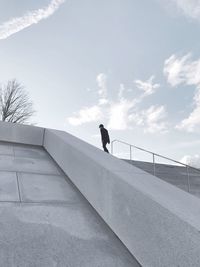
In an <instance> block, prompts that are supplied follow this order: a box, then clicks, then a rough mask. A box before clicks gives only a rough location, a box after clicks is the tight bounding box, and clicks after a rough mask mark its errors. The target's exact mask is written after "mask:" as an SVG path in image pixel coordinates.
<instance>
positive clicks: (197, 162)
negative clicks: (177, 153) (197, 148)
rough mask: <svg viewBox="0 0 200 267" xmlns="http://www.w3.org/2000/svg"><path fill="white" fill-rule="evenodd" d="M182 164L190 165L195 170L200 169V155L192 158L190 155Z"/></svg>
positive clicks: (183, 159)
mask: <svg viewBox="0 0 200 267" xmlns="http://www.w3.org/2000/svg"><path fill="white" fill-rule="evenodd" d="M180 162H182V163H184V164H187V165H190V166H192V167H195V168H200V156H199V155H197V154H196V155H194V156H190V155H185V156H184V157H183V158H182V159H181V160H180Z"/></svg>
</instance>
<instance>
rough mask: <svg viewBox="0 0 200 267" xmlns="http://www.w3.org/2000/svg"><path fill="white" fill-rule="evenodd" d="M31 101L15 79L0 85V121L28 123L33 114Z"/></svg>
mask: <svg viewBox="0 0 200 267" xmlns="http://www.w3.org/2000/svg"><path fill="white" fill-rule="evenodd" d="M34 113H35V111H34V110H33V103H32V101H31V100H30V98H29V96H28V93H27V92H26V91H25V89H24V87H23V86H22V85H21V84H20V83H19V82H17V81H16V80H15V79H13V80H10V81H8V82H7V84H6V85H3V86H0V116H1V120H2V121H7V122H13V123H29V119H30V118H31V117H32V116H33V114H34Z"/></svg>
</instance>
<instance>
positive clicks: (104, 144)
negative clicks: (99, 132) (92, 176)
mask: <svg viewBox="0 0 200 267" xmlns="http://www.w3.org/2000/svg"><path fill="white" fill-rule="evenodd" d="M107 143H108V142H104V141H103V142H102V145H103V150H104V151H105V152H107V153H109V151H108V149H107V147H106V145H107Z"/></svg>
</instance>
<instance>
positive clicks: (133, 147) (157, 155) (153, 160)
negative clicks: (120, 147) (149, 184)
mask: <svg viewBox="0 0 200 267" xmlns="http://www.w3.org/2000/svg"><path fill="white" fill-rule="evenodd" d="M116 142H118V143H121V144H124V145H127V146H129V155H130V160H133V149H137V150H140V151H143V152H146V153H148V154H151V155H152V162H153V174H154V175H156V164H157V163H156V160H155V157H159V158H162V159H165V160H168V161H170V162H174V163H177V164H179V165H182V166H184V167H185V168H186V170H187V187H188V192H190V172H189V169H193V170H195V171H197V172H199V173H200V169H197V168H195V167H192V166H189V165H187V164H184V163H182V162H180V161H177V160H174V159H170V158H168V157H165V156H162V155H159V154H157V153H154V152H152V151H149V150H146V149H144V148H141V147H138V146H135V145H132V144H129V143H126V142H124V141H121V140H117V139H115V140H113V141H112V142H111V153H112V155H113V152H114V143H116Z"/></svg>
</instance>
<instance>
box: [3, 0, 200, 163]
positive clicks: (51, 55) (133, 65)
mask: <svg viewBox="0 0 200 267" xmlns="http://www.w3.org/2000/svg"><path fill="white" fill-rule="evenodd" d="M199 36H200V0H150V1H147V0H101V1H96V0H85V1H78V0H74V1H67V0H40V1H39V0H34V1H31V0H30V1H27V0H20V1H16V0H6V1H5V0H0V58H1V60H0V70H1V79H0V82H1V83H4V82H6V81H7V80H8V79H12V78H16V79H17V80H18V81H20V82H22V83H23V84H24V86H25V87H26V89H27V90H28V92H29V93H30V96H31V98H32V100H33V102H34V106H35V109H36V111H37V114H36V116H35V117H34V119H33V120H34V122H36V123H37V125H38V126H44V127H49V128H56V129H62V130H65V131H67V132H69V133H72V134H74V135H76V136H78V137H80V138H81V139H83V140H85V141H87V142H89V143H91V144H93V145H95V146H98V147H100V146H101V142H100V136H99V129H98V125H99V124H100V123H103V124H104V125H105V127H107V128H108V129H109V132H110V136H111V139H112V140H113V139H120V140H124V141H126V142H129V143H132V144H135V145H137V146H141V147H144V148H146V149H149V150H152V151H154V152H157V153H160V154H164V155H166V156H169V157H172V158H174V159H177V160H184V161H187V162H193V163H194V162H199V161H200V160H199V159H200V153H199V147H200V139H199V133H200V116H199V115H200V51H199ZM115 151H116V153H118V155H119V156H122V157H124V156H126V153H127V152H128V148H124V147H122V146H116V147H115Z"/></svg>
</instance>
